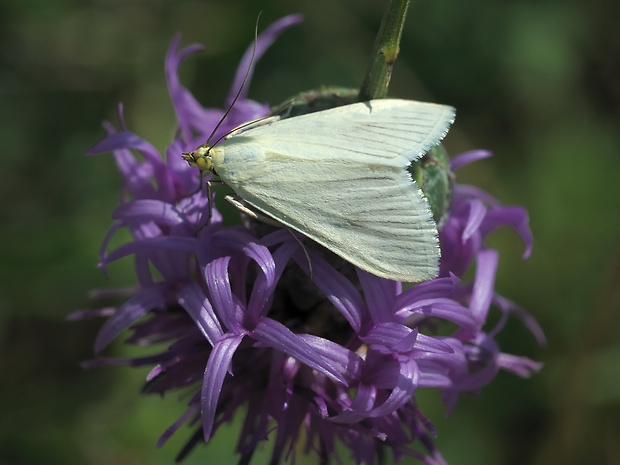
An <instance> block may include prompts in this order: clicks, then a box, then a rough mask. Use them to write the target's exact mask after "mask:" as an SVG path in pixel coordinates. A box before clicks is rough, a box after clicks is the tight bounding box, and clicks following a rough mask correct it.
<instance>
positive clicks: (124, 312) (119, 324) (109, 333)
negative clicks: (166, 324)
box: [95, 287, 165, 353]
mask: <svg viewBox="0 0 620 465" xmlns="http://www.w3.org/2000/svg"><path fill="white" fill-rule="evenodd" d="M164 306H165V300H164V297H163V294H162V292H161V288H160V287H151V288H149V289H143V290H141V291H138V293H137V294H136V295H134V296H133V297H131V298H130V299H129V300H128V301H127V302H125V303H124V304H123V305H121V306H120V307H119V308H118V309H117V310H116V312H114V315H112V316H111V317H110V318H109V319H108V320H107V321H106V322H105V324H104V325H103V326H102V328H101V330H100V331H99V334H98V335H97V339H96V340H95V352H97V353H98V352H101V350H102V349H103V348H104V347H105V346H107V345H108V344H109V343H110V342H111V341H112V339H114V338H115V337H116V336H118V335H119V334H120V333H121V331H123V330H124V329H125V328H127V327H128V326H129V325H130V324H132V323H133V322H135V321H137V320H138V319H139V318H141V317H143V316H144V315H146V313H147V312H148V311H150V310H153V309H155V308H163V307H164Z"/></svg>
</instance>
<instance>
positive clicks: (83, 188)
mask: <svg viewBox="0 0 620 465" xmlns="http://www.w3.org/2000/svg"><path fill="white" fill-rule="evenodd" d="M384 6H385V4H384V2H382V1H376V0H374V1H372V0H312V1H310V0H300V1H297V2H289V1H285V0H263V1H261V2H257V1H255V0H253V1H250V0H245V1H244V0H202V1H198V0H177V1H173V0H153V1H146V0H122V1H121V0H109V1H106V0H90V1H75V0H74V1H69V0H57V1H54V2H46V1H42V0H24V1H20V2H18V1H17V0H8V1H5V2H2V4H0V31H1V32H0V157H1V162H2V170H0V199H2V209H1V210H0V215H1V221H2V230H1V232H0V234H1V236H0V263H1V267H0V344H1V345H2V351H1V352H0V370H1V373H2V381H1V382H0V399H2V400H1V401H0V402H2V404H1V409H0V411H2V419H1V420H0V465H31V464H43V463H45V464H63V465H73V464H88V465H99V464H110V463H114V464H120V465H122V464H128V465H129V464H131V465H138V464H150V465H153V464H169V463H172V460H173V457H174V456H175V454H176V452H177V450H178V448H179V447H180V446H181V444H182V443H183V441H184V440H185V438H186V437H187V436H189V431H188V430H187V429H184V428H182V429H181V431H180V432H179V433H178V434H177V436H176V437H173V439H172V440H171V441H170V442H169V443H168V444H167V445H166V446H165V447H164V448H163V449H162V450H157V449H155V441H156V440H157V438H158V437H159V435H160V434H161V433H162V432H163V431H164V430H165V428H167V427H168V426H169V424H171V423H172V422H173V421H174V420H175V419H176V418H177V416H178V415H180V414H181V413H182V411H183V401H180V402H179V401H178V399H176V398H174V397H173V398H172V399H164V400H163V401H162V400H161V399H158V398H146V397H141V396H139V395H138V392H139V389H140V386H141V380H142V379H143V378H144V376H145V374H146V372H145V370H133V369H128V368H105V369H97V370H91V371H86V372H85V371H83V370H82V369H80V368H79V366H78V364H79V362H80V361H83V360H86V359H89V358H91V357H92V355H93V354H92V342H93V340H94V336H95V334H96V331H97V328H98V327H99V326H100V324H101V321H84V322H78V323H67V322H66V321H65V320H64V318H65V317H66V315H67V314H68V313H69V312H71V311H75V310H78V309H81V308H87V307H90V306H92V305H93V303H92V302H91V301H90V300H89V298H88V292H89V290H90V289H92V288H102V287H106V288H107V287H118V286H122V285H130V284H132V283H133V281H132V263H131V261H130V260H126V261H123V262H122V263H118V264H115V265H114V266H112V267H111V269H110V279H109V280H107V281H106V280H105V279H104V278H103V276H102V273H101V272H100V271H99V270H97V269H96V268H95V264H96V262H97V253H98V247H99V244H100V242H101V240H102V238H103V236H104V234H105V232H106V230H107V228H108V227H109V225H110V224H111V220H110V213H111V211H112V210H113V209H114V207H115V205H116V204H117V200H118V188H119V185H120V179H119V176H118V174H117V173H116V170H115V167H114V164H113V161H112V159H111V157H109V156H105V155H103V156H98V157H91V158H87V157H85V156H84V155H83V154H84V151H85V150H86V149H87V148H88V147H89V146H90V145H93V144H94V143H95V142H97V141H98V140H99V139H101V138H102V137H103V135H104V132H103V130H102V128H101V125H100V123H101V121H102V120H105V119H108V120H112V121H114V122H117V116H116V114H117V104H118V102H123V103H124V105H125V115H126V122H127V125H128V127H129V128H130V129H131V130H132V131H134V132H136V133H137V134H139V135H140V136H142V137H144V138H146V139H148V140H149V141H151V142H153V144H154V145H155V146H157V147H158V148H160V149H161V150H162V151H163V149H164V148H165V146H166V145H167V143H168V142H169V140H170V139H171V137H172V134H173V123H174V115H173V112H172V108H171V105H170V103H169V100H168V96H167V91H166V85H165V81H164V75H163V59H164V55H165V53H166V50H167V47H168V44H169V42H170V40H171V38H172V36H173V34H174V33H175V31H182V33H183V43H184V44H189V43H193V42H200V43H203V44H204V45H205V51H204V52H202V53H200V54H198V55H195V56H193V57H191V58H190V59H189V60H187V62H186V63H185V64H184V66H183V67H182V72H181V75H182V79H183V82H184V83H185V84H186V85H187V86H188V87H189V88H190V89H192V91H194V92H195V94H196V95H197V97H198V98H199V99H200V100H201V101H202V102H203V103H204V104H205V105H208V106H221V105H222V104H223V102H224V98H225V95H226V93H227V91H228V86H229V85H230V83H231V79H232V76H233V73H234V71H235V68H236V65H237V62H238V60H239V58H240V57H241V54H242V53H243V51H244V49H245V48H246V47H247V46H248V44H249V43H250V42H251V40H252V37H253V29H254V22H255V20H256V16H257V14H258V12H259V10H261V9H262V10H263V11H264V12H263V16H262V19H261V24H262V26H263V27H264V26H266V25H267V24H269V23H270V22H271V21H273V20H275V19H277V18H279V17H282V16H284V15H286V14H290V13H295V12H300V13H303V14H304V15H305V18H306V20H305V22H304V23H303V24H302V25H300V26H298V27H295V28H293V29H291V30H289V31H287V32H286V33H285V35H284V36H283V38H281V39H280V40H278V41H277V42H276V43H275V44H274V45H273V47H272V48H271V49H270V50H269V52H268V53H267V54H266V56H265V57H264V58H263V59H261V61H260V62H259V64H258V67H257V70H256V73H255V75H254V79H253V81H252V84H251V88H250V96H251V97H252V98H255V99H256V100H259V101H266V102H272V103H276V102H280V101H281V100H282V99H283V98H285V97H287V96H289V95H293V94H295V93H297V92H298V91H300V90H305V89H311V88H315V87H318V86H320V85H322V84H337V85H343V86H348V87H355V86H358V85H359V84H360V83H361V81H362V79H363V73H364V70H365V68H366V65H367V59H368V56H369V53H370V51H371V49H372V44H373V41H374V35H375V33H376V31H377V29H378V26H379V22H380V20H381V17H382V14H383V8H384ZM619 14H620V3H617V2H616V3H614V2H603V1H602V0H595V1H592V2H585V1H582V2H578V1H572V2H565V1H561V0H540V1H537V2H534V1H525V2H524V1H516V0H513V1H492V0H480V1H476V2H462V1H457V0H442V1H439V2H437V1H425V2H422V1H418V2H413V3H412V5H411V8H410V12H409V18H408V21H407V25H406V29H405V32H404V35H403V40H402V43H401V55H400V58H399V60H398V61H397V63H396V67H395V70H394V75H393V80H392V84H391V87H390V95H392V96H398V97H403V98H412V99H417V100H424V101H436V102H439V103H446V104H451V105H454V106H455V107H456V108H457V110H458V115H457V121H456V124H455V125H454V126H453V129H452V130H451V132H450V135H449V136H448V138H447V139H446V147H447V148H448V150H449V151H450V153H452V154H455V153H458V152H461V151H464V150H469V149H473V148H486V149H490V150H493V152H494V153H495V156H494V157H493V158H492V159H490V160H486V161H482V162H478V163H476V164H474V165H471V166H468V167H466V168H465V169H463V170H462V172H460V173H459V179H460V181H461V182H467V183H475V184H476V185H478V186H480V187H481V188H484V189H486V190H487V191H489V192H490V193H492V194H493V195H495V196H496V197H497V198H498V199H499V200H501V201H502V202H503V203H505V204H521V205H524V206H525V207H527V208H528V210H529V212H530V215H531V225H532V228H533V231H534V253H533V256H532V258H531V259H529V260H526V261H523V260H521V258H520V255H521V253H522V251H523V247H522V245H521V244H520V242H519V239H518V238H517V237H516V235H515V234H514V233H512V232H510V231H508V230H506V231H500V232H497V233H495V234H494V235H493V236H492V237H491V245H492V246H493V247H496V248H498V249H499V250H500V251H501V261H500V270H499V275H498V283H497V287H498V289H499V291H500V292H501V293H502V294H503V295H505V296H507V297H509V298H511V299H513V300H515V301H517V302H518V303H520V304H521V305H522V306H523V307H525V308H527V309H528V310H530V311H531V312H532V314H533V315H534V316H535V317H536V318H537V319H538V320H539V321H540V323H541V324H542V326H543V327H544V329H545V331H546V334H547V336H548V339H549V344H548V346H547V347H546V348H539V347H537V346H536V344H535V342H534V341H533V338H532V337H531V336H530V334H529V333H528V332H527V331H526V330H525V329H524V328H523V327H522V326H521V325H520V324H519V323H518V322H516V321H511V322H510V324H509V326H508V328H507V330H506V331H505V332H504V333H503V334H502V337H501V343H502V344H503V348H504V349H505V350H506V351H507V352H511V353H516V354H522V355H527V356H530V357H532V358H534V359H537V360H542V361H543V362H545V368H544V369H543V371H542V372H541V373H540V374H539V375H537V376H535V377H534V378H532V379H530V380H522V379H519V378H516V377H515V376H512V375H509V374H505V373H503V374H500V375H499V376H498V378H497V379H496V380H495V381H494V382H493V383H492V384H491V385H490V386H488V387H487V388H485V389H484V390H483V391H482V393H481V396H479V397H478V398H464V399H462V401H461V402H460V403H459V405H458V406H457V408H456V409H455V411H454V412H453V414H452V416H451V417H450V418H449V419H447V420H446V419H444V416H445V414H444V412H443V410H442V409H441V408H439V407H438V406H437V404H438V401H439V396H438V395H437V393H435V392H420V398H421V403H422V405H423V411H424V412H425V413H427V414H428V416H429V417H430V419H431V420H432V421H433V422H434V423H435V425H436V427H437V429H438V433H439V439H438V444H439V446H440V449H441V450H442V452H443V453H444V456H445V457H446V459H447V460H448V461H449V462H450V463H451V464H459V465H469V464H475V465H487V464H489V465H491V464H499V463H501V464H508V465H511V464H537V465H543V464H544V465H548V464H555V463H558V464H591V463H601V464H602V463H605V464H612V463H620V459H619V458H618V457H620V445H619V444H620V443H619V442H618V437H619V435H620V375H619V373H620V370H619V365H620V339H619V338H618V333H619V329H620V324H619V319H620V316H619V315H620V312H619V311H618V310H620V291H619V289H620V249H619V247H618V238H619V237H620V234H619V233H620V215H619V213H620V182H618V180H617V176H618V173H619V172H620V157H619V147H620V131H619V119H618V116H619V111H618V110H619V108H620V78H619V76H620V61H619V60H618V57H619V56H620V34H619V33H618V30H617V18H618V16H619ZM124 353H126V349H123V348H122V347H121V344H120V343H118V344H117V345H115V346H114V347H112V348H110V349H108V351H107V352H106V354H107V355H118V354H124ZM222 433H223V434H218V437H217V438H216V441H214V444H210V445H209V446H208V448H207V447H200V448H198V450H197V451H195V452H194V453H193V455H192V456H190V458H189V459H188V461H187V462H186V463H187V464H188V465H192V464H197V463H205V461H209V460H210V461H211V462H210V463H235V462H236V458H235V457H231V456H230V455H229V452H230V450H232V449H233V447H234V441H235V433H234V427H231V428H230V431H229V433H225V432H222ZM226 434H228V437H227V436H226ZM267 454H268V449H265V456H263V457H257V458H256V460H255V463H257V464H258V463H266V462H267V458H266V457H267ZM302 463H307V462H304V461H302ZM407 463H409V462H407Z"/></svg>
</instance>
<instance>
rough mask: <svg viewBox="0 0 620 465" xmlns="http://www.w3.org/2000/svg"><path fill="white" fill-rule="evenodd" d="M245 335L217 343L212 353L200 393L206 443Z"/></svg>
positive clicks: (227, 338) (231, 337) (226, 338)
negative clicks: (228, 375)
mask: <svg viewBox="0 0 620 465" xmlns="http://www.w3.org/2000/svg"><path fill="white" fill-rule="evenodd" d="M242 340H243V335H241V334H240V335H236V336H227V337H225V338H223V339H221V340H219V341H218V342H217V344H215V346H214V347H213V350H212V351H211V355H210V356H209V361H208V362H207V367H206V368H205V374H204V378H203V381H202V389H201V392H200V407H201V410H202V430H203V434H204V439H205V441H209V438H210V437H211V430H212V428H213V421H214V420H215V414H216V411H217V403H218V400H219V398H220V394H221V392H222V385H223V384H224V378H225V377H226V373H227V372H228V369H229V367H230V365H231V362H232V358H233V355H234V354H235V351H236V350H237V347H239V344H241V341H242Z"/></svg>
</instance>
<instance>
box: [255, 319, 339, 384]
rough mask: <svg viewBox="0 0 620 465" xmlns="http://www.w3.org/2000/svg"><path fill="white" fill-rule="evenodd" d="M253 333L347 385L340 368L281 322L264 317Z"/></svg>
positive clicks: (274, 346)
mask: <svg viewBox="0 0 620 465" xmlns="http://www.w3.org/2000/svg"><path fill="white" fill-rule="evenodd" d="M251 335H252V337H253V338H255V339H256V340H257V341H259V342H261V343H263V344H265V345H266V346H268V347H272V348H274V349H276V350H278V351H280V352H283V353H285V354H287V355H289V356H291V357H293V358H295V359H296V360H298V361H299V362H300V363H303V364H304V365H307V366H309V367H310V368H313V369H315V370H317V371H318V372H319V373H323V374H324V375H325V376H327V377H329V378H331V379H332V380H334V381H336V382H338V383H342V384H344V385H345V386H346V384H347V383H346V381H345V379H344V378H343V377H342V375H341V374H340V373H339V372H338V370H336V369H335V368H334V367H333V366H331V365H330V364H329V363H327V361H326V360H325V359H324V358H323V357H321V354H320V353H317V352H315V351H314V350H313V349H312V347H310V346H309V345H308V344H306V343H305V342H304V341H303V339H301V338H299V337H298V336H297V335H295V334H294V333H293V332H292V331H291V330H290V329H288V328H287V327H286V326H284V325H282V324H281V323H278V322H277V321H274V320H272V319H270V318H263V319H262V320H261V321H260V322H259V323H258V324H257V325H256V328H254V330H253V331H252V333H251Z"/></svg>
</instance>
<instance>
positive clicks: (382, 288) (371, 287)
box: [357, 270, 402, 324]
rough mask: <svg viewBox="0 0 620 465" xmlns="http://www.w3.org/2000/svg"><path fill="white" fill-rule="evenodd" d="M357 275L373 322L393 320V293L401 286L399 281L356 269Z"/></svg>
mask: <svg viewBox="0 0 620 465" xmlns="http://www.w3.org/2000/svg"><path fill="white" fill-rule="evenodd" d="M357 275H358V277H359V279H360V284H361V285H362V289H363V290H364V297H365V298H366V305H367V307H368V312H369V314H370V318H371V319H372V321H373V322H374V323H375V324H378V323H388V322H390V321H393V320H394V304H395V295H396V294H397V293H399V292H400V290H401V288H402V284H401V283H397V282H396V281H392V280H389V279H384V278H378V277H377V276H374V275H372V274H370V273H367V272H366V271H362V270H358V271H357Z"/></svg>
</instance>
